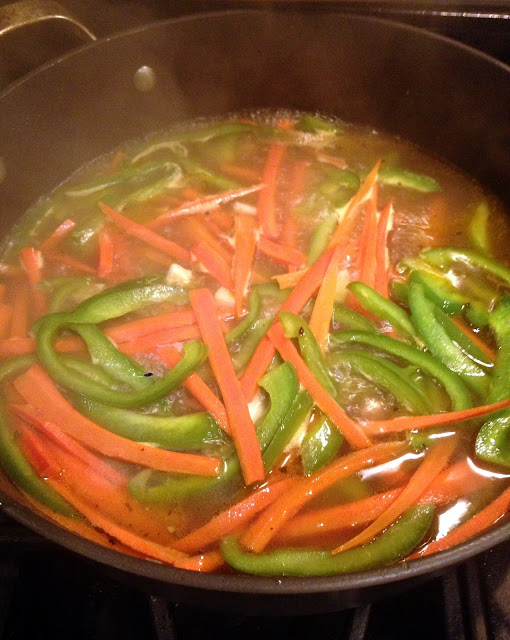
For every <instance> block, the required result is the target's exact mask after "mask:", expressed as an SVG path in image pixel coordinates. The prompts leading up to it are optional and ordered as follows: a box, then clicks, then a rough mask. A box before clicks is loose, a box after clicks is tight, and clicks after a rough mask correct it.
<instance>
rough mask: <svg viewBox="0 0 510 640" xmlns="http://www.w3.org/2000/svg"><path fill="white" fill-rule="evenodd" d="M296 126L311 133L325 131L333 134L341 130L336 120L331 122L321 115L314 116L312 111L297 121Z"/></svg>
mask: <svg viewBox="0 0 510 640" xmlns="http://www.w3.org/2000/svg"><path fill="white" fill-rule="evenodd" d="M296 128H297V129H301V131H308V132H310V133H317V132H321V133H322V132H324V133H332V134H333V133H338V132H339V131H338V127H337V125H336V124H335V123H334V122H330V121H329V120H326V119H325V118H321V117H320V116H314V115H312V114H311V113H306V114H305V115H303V116H301V118H299V120H298V121H297V123H296Z"/></svg>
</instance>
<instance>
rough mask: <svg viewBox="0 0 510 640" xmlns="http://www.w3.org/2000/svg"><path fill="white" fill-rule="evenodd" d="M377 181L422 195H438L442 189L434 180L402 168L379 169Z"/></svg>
mask: <svg viewBox="0 0 510 640" xmlns="http://www.w3.org/2000/svg"><path fill="white" fill-rule="evenodd" d="M377 180H378V182H379V183H380V184H387V185H393V186H397V187H405V188H406V189H413V190H414V191H421V192H422V193H436V192H438V191H441V187H440V186H439V184H438V183H437V181H436V180H434V178H430V177H429V176H424V175H421V174H419V173H413V172H412V171H408V170H407V169H402V168H400V167H386V166H383V167H381V168H380V169H379V174H378V176H377Z"/></svg>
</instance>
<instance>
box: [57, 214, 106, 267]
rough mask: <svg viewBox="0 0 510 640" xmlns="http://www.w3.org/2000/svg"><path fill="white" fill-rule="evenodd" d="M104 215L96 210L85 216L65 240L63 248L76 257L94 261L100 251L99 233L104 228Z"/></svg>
mask: <svg viewBox="0 0 510 640" xmlns="http://www.w3.org/2000/svg"><path fill="white" fill-rule="evenodd" d="M104 221H105V218H104V214H103V213H102V212H101V211H99V210H94V211H91V212H90V213H88V214H87V215H84V216H83V218H81V220H79V222H78V223H77V225H76V226H75V228H74V229H73V230H72V232H71V233H70V234H69V236H68V237H67V238H66V239H65V240H64V242H63V246H64V247H66V248H68V247H69V249H70V253H72V254H73V255H74V256H75V257H80V258H83V259H89V260H92V259H93V258H94V257H95V256H96V254H97V251H98V247H99V244H98V238H99V232H100V231H101V229H102V228H103V226H104Z"/></svg>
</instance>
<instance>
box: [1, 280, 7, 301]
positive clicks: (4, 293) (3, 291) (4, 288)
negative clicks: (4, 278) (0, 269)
mask: <svg viewBox="0 0 510 640" xmlns="http://www.w3.org/2000/svg"><path fill="white" fill-rule="evenodd" d="M6 297H7V285H6V284H5V282H0V302H5V298H6Z"/></svg>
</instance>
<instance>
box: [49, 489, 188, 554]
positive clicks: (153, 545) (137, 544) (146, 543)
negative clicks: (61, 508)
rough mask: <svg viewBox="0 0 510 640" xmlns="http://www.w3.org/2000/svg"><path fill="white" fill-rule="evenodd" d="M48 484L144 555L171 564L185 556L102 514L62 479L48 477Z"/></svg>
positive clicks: (124, 542) (100, 526) (88, 517)
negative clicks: (133, 531)
mask: <svg viewBox="0 0 510 640" xmlns="http://www.w3.org/2000/svg"><path fill="white" fill-rule="evenodd" d="M48 484H49V485H50V486H51V487H53V488H54V489H55V490H56V491H58V493H60V495H61V496H62V497H63V498H65V499H66V500H67V501H68V502H69V503H70V504H72V505H73V507H74V508H75V509H77V510H78V511H79V512H80V513H82V514H83V515H84V516H85V517H86V518H87V520H89V522H91V523H92V525H93V526H95V527H98V528H99V529H102V530H103V531H105V532H106V533H107V534H108V535H109V536H112V537H113V538H115V539H117V540H120V542H122V543H123V544H125V545H126V546H128V547H131V548H132V549H134V550H135V551H138V552H139V553H141V554H143V555H144V556H147V557H149V558H154V559H156V560H159V561H160V562H164V563H165V564H170V565H171V564H173V563H174V562H175V560H177V559H179V558H182V557H183V554H182V553H181V552H180V551H176V550H174V549H172V548H171V547H169V546H167V545H163V544H159V543H157V542H152V541H150V540H147V539H146V538H143V537H142V536H139V535H136V534H135V533H132V532H131V531H128V530H127V529H125V528H124V527H121V526H119V525H118V524H116V523H115V522H112V520H111V519H110V518H108V517H106V516H104V515H103V514H101V513H100V512H99V511H98V510H97V509H96V508H95V506H91V505H90V504H89V503H88V502H86V501H85V500H83V499H82V498H81V497H79V496H77V495H76V493H74V492H73V491H72V490H70V489H69V488H68V487H67V486H66V485H65V484H64V482H62V481H61V480H57V479H56V478H48Z"/></svg>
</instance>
